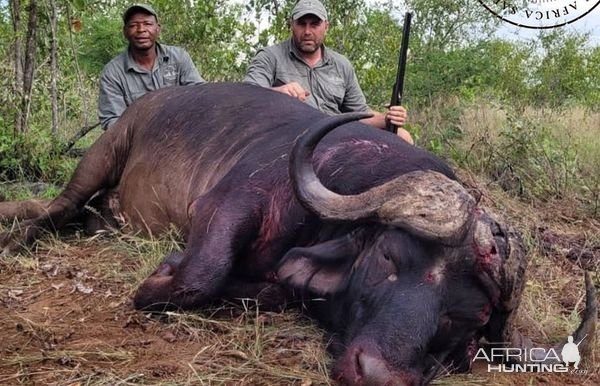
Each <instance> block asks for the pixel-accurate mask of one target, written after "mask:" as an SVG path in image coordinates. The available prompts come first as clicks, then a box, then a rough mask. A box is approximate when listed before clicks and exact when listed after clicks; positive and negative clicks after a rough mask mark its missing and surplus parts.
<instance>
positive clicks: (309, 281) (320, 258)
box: [277, 235, 358, 295]
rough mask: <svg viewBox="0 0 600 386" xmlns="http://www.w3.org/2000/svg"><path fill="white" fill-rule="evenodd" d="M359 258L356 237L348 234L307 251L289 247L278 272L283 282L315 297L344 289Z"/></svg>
mask: <svg viewBox="0 0 600 386" xmlns="http://www.w3.org/2000/svg"><path fill="white" fill-rule="evenodd" d="M357 255H358V243H357V240H355V236H353V235H347V236H344V237H340V238H337V239H333V240H329V241H325V242H323V243H320V244H317V245H313V246H310V247H306V248H292V249H290V250H289V251H288V253H286V255H285V256H284V257H283V259H282V260H281V262H280V263H279V266H278V269H277V276H278V277H279V280H280V281H281V282H282V283H285V284H287V285H289V286H291V287H293V288H297V289H301V290H305V291H308V292H310V293H314V294H317V295H332V294H334V293H336V292H338V291H341V290H343V288H344V287H345V285H346V282H347V279H348V276H349V274H350V271H351V269H352V265H353V263H354V260H355V259H356V257H357Z"/></svg>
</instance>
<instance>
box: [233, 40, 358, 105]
mask: <svg viewBox="0 0 600 386" xmlns="http://www.w3.org/2000/svg"><path fill="white" fill-rule="evenodd" d="M244 82H248V83H253V84H256V85H259V86H262V87H278V86H282V85H284V84H287V83H290V82H298V83H299V84H300V85H301V86H302V87H303V88H304V89H305V90H307V91H308V92H310V95H309V96H308V97H307V98H306V103H308V104H309V105H311V106H313V107H315V108H317V109H319V110H321V111H323V112H324V113H327V114H330V115H335V114H339V113H345V112H350V111H358V112H363V111H364V112H368V111H370V110H369V107H368V106H367V102H366V100H365V96H364V94H363V92H362V90H361V89H360V86H359V84H358V79H357V78H356V73H355V72H354V68H353V67H352V64H350V61H349V60H348V59H346V57H344V56H343V55H340V54H338V53H337V52H335V51H333V50H330V49H328V48H325V46H323V57H322V59H321V61H320V62H319V63H317V65H316V66H314V67H310V66H309V65H308V64H307V63H306V62H305V61H304V60H303V59H302V56H301V55H300V53H299V52H298V50H297V48H296V47H295V46H294V44H293V43H292V40H291V39H289V40H286V41H284V42H282V43H280V44H277V45H274V46H270V47H266V48H263V49H261V50H259V51H258V53H257V54H256V56H255V57H254V59H253V60H252V63H250V67H249V69H248V73H247V74H246V77H245V78H244Z"/></svg>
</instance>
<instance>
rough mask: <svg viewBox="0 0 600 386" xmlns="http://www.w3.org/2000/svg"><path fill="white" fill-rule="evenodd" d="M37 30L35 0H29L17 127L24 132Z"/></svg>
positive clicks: (28, 106)
mask: <svg viewBox="0 0 600 386" xmlns="http://www.w3.org/2000/svg"><path fill="white" fill-rule="evenodd" d="M36 32H37V1H36V0H30V3H29V22H28V23H27V41H26V44H25V65H24V67H23V95H22V97H21V111H20V113H19V118H20V120H21V122H20V123H19V125H18V127H19V128H20V130H21V132H26V131H27V129H28V127H27V119H28V117H29V109H30V107H31V92H32V89H33V76H34V72H35V52H36V48H37V45H36V41H35V35H36Z"/></svg>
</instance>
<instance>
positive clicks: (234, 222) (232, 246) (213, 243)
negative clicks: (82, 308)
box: [133, 193, 258, 311]
mask: <svg viewBox="0 0 600 386" xmlns="http://www.w3.org/2000/svg"><path fill="white" fill-rule="evenodd" d="M218 196H219V194H218V193H217V194H209V197H203V198H201V199H199V200H197V201H196V203H195V204H194V208H195V209H196V210H195V213H194V214H193V218H192V226H191V230H190V233H189V235H188V238H187V239H188V244H187V246H186V248H185V250H184V251H183V252H182V253H181V254H178V253H175V254H171V255H170V256H168V257H167V258H166V259H165V260H163V262H162V263H161V265H160V266H159V268H158V269H157V270H156V271H155V272H154V273H153V274H152V275H151V276H150V277H148V278H147V279H146V280H145V281H144V282H143V283H142V284H141V285H140V287H139V288H138V290H137V292H136V294H135V296H134V299H133V302H134V306H135V308H137V309H141V310H149V311H162V310H165V309H172V308H182V309H190V308H196V307H200V306H202V305H205V304H207V303H209V302H211V301H212V300H214V299H215V298H216V297H218V296H219V295H220V292H221V290H222V289H223V286H224V285H225V281H226V279H227V278H228V276H229V274H230V272H231V269H232V267H233V262H234V259H235V257H236V254H237V253H238V252H239V251H240V250H243V249H244V248H245V246H246V245H247V244H248V242H249V241H250V240H251V239H252V238H253V237H254V235H255V234H256V233H257V230H258V226H257V224H256V223H255V221H254V220H253V217H252V214H253V213H255V211H253V210H252V203H249V202H248V201H250V200H247V201H246V202H243V199H242V197H241V196H243V195H240V194H239V193H238V194H235V197H233V198H232V199H231V200H227V195H225V196H226V197H224V198H217V197H218ZM230 196H232V195H230ZM212 197H214V198H215V199H212Z"/></svg>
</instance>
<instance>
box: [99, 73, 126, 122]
mask: <svg viewBox="0 0 600 386" xmlns="http://www.w3.org/2000/svg"><path fill="white" fill-rule="evenodd" d="M126 108H127V104H126V102H125V95H124V94H123V88H122V86H121V84H120V82H119V80H118V78H117V77H116V76H115V75H114V74H111V73H110V71H107V70H106V69H105V70H104V71H103V73H102V76H101V77H100V93H99V95H98V118H99V119H100V126H101V127H102V128H103V129H104V130H106V129H108V128H109V127H111V126H112V125H113V124H114V123H115V122H116V121H117V119H119V117H120V116H121V114H123V111H125V109H126Z"/></svg>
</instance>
